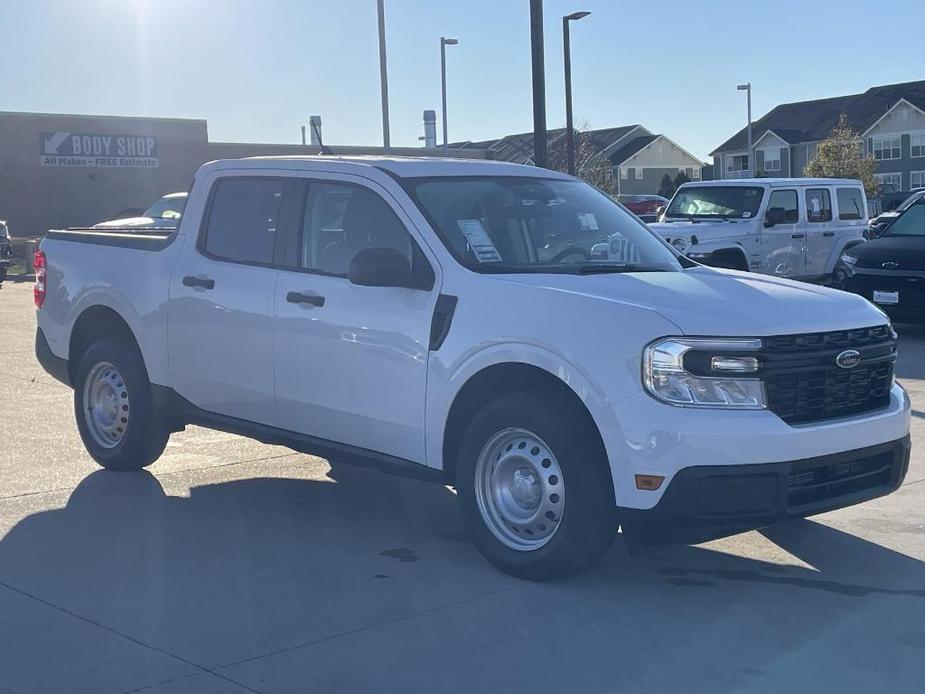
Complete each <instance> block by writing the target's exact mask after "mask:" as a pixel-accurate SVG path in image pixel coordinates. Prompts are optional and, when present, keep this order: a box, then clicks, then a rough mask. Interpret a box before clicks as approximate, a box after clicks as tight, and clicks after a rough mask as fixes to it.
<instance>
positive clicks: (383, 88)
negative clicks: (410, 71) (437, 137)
mask: <svg viewBox="0 0 925 694" xmlns="http://www.w3.org/2000/svg"><path fill="white" fill-rule="evenodd" d="M378 8H379V84H380V93H381V95H382V149H383V150H385V151H386V152H388V151H389V149H390V148H391V144H390V142H389V74H388V65H387V64H386V57H385V6H384V0H379V2H378Z"/></svg>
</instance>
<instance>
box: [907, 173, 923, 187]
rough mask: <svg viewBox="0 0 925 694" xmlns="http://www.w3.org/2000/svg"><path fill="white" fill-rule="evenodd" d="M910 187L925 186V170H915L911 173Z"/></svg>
mask: <svg viewBox="0 0 925 694" xmlns="http://www.w3.org/2000/svg"><path fill="white" fill-rule="evenodd" d="M909 187H910V188H925V171H913V172H912V173H911V174H910V175H909Z"/></svg>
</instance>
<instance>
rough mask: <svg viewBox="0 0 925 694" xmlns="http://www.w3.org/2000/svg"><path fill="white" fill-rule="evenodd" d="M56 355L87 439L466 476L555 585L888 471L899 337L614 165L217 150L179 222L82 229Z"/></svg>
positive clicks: (68, 257)
mask: <svg viewBox="0 0 925 694" xmlns="http://www.w3.org/2000/svg"><path fill="white" fill-rule="evenodd" d="M36 255H37V258H36V267H37V268H38V270H37V277H36V286H35V301H36V305H37V306H38V330H37V335H36V352H37V356H38V359H39V361H40V362H41V363H42V365H43V366H44V367H45V368H46V369H47V370H48V372H49V373H51V374H52V375H53V376H55V377H57V378H58V379H60V380H61V381H63V382H65V383H67V384H69V385H70V386H72V387H73V388H74V412H75V415H76V418H77V424H78V427H79V429H80V434H81V436H82V437H83V441H84V443H85V445H86V447H87V450H88V451H89V452H90V454H91V455H92V456H93V458H94V459H95V460H97V461H98V462H99V463H100V464H101V465H103V466H104V467H106V468H110V469H116V470H130V469H138V468H141V467H144V466H146V465H149V464H151V463H152V462H154V461H155V460H156V459H157V458H158V456H159V455H160V454H161V452H162V451H163V450H164V447H165V445H166V442H167V439H168V436H169V435H170V432H172V431H178V430H180V429H182V428H183V427H184V426H185V425H187V424H191V423H192V424H197V425H201V426H206V427H212V428H216V429H221V430H224V431H230V432H236V433H240V434H243V435H246V436H251V437H253V438H256V439H259V440H261V441H265V442H270V443H275V444H283V445H287V446H290V447H291V448H293V449H295V450H298V451H305V452H309V453H313V454H317V455H321V456H324V457H326V458H328V459H330V460H332V461H335V462H344V463H358V464H365V465H372V466H375V467H377V468H379V469H382V470H387V471H391V472H396V473H399V474H405V475H411V476H415V477H419V478H424V479H428V480H433V481H435V482H438V483H441V484H448V485H452V486H454V487H455V488H456V490H457V494H458V498H459V502H460V504H461V510H462V513H463V516H464V518H465V520H466V522H467V524H468V527H469V528H470V530H471V534H472V537H473V538H474V540H475V542H476V543H477V545H478V546H479V548H480V549H481V551H482V552H483V554H484V555H485V556H486V557H487V558H488V559H489V560H490V561H491V562H493V563H494V564H495V565H496V566H498V567H500V568H501V569H503V570H504V571H507V572H510V573H512V574H514V575H517V576H522V577H527V578H533V579H542V578H549V577H555V576H561V575H564V574H568V573H572V572H575V571H578V570H581V569H583V568H585V567H587V566H589V565H590V564H592V563H593V562H594V561H595V560H596V559H597V558H598V557H600V556H601V554H602V553H603V552H604V551H605V549H606V548H607V547H608V546H609V544H610V543H611V542H612V540H613V538H614V536H615V535H616V533H617V531H618V528H619V527H622V529H623V532H624V533H625V535H626V538H627V540H628V541H629V542H631V543H634V544H637V545H639V544H644V543H654V542H691V541H701V540H705V539H708V538H713V537H718V536H722V535H727V534H730V533H734V532H738V531H742V530H746V529H750V528H755V527H759V526H764V525H768V524H771V523H774V522H776V521H779V520H782V519H785V518H789V517H794V516H806V515H809V514H814V513H818V512H821V511H826V510H830V509H834V508H839V507H842V506H846V505H849V504H854V503H857V502H860V501H864V500H866V499H870V498H874V497H877V496H881V495H884V494H887V493H889V492H891V491H893V490H895V489H896V488H897V487H898V486H899V485H900V483H901V482H902V480H903V478H904V475H905V473H906V469H907V466H908V460H909V447H910V443H909V422H910V402H909V398H908V397H907V395H906V393H905V391H904V390H903V389H902V388H901V387H900V386H899V385H898V384H896V383H895V382H894V378H893V366H894V361H895V355H896V335H895V333H894V332H893V330H892V328H891V326H890V324H889V321H888V320H887V318H886V316H885V315H884V314H883V313H881V312H880V311H879V310H878V309H876V308H875V307H874V306H872V305H871V304H870V303H868V302H867V301H865V300H864V299H862V298H860V297H858V296H854V295H850V294H846V293H842V292H838V291H834V290H830V289H826V288H822V287H815V286H811V285H806V284H800V283H796V282H792V281H789V280H786V279H780V278H773V277H763V276H760V275H754V274H748V273H742V272H735V271H727V270H716V269H713V268H709V267H703V266H700V265H697V264H696V263H693V262H692V261H690V260H688V259H687V258H685V257H683V256H681V255H680V254H678V253H677V252H676V251H675V250H674V249H672V247H671V246H669V245H668V244H666V243H665V242H664V241H662V240H661V239H660V238H659V237H658V236H657V235H655V234H654V233H652V232H651V231H650V230H649V229H648V228H647V227H646V226H645V225H644V224H642V223H641V222H640V221H639V220H637V219H636V218H635V217H633V216H632V215H631V214H629V213H628V212H626V211H625V210H624V209H623V208H622V207H620V206H619V205H617V204H616V203H614V202H612V201H611V200H610V199H609V198H607V197H606V196H605V195H603V194H601V193H600V192H598V191H597V190H595V189H594V188H592V187H590V186H588V185H586V184H584V183H582V182H580V181H578V180H577V179H574V178H572V177H569V176H566V175H563V174H559V173H555V172H551V171H547V170H544V169H539V168H533V167H525V166H517V165H513V164H505V163H497V162H476V161H460V160H453V161H444V160H415V159H406V160H402V159H389V158H356V159H348V158H344V159H340V158H333V157H319V158H310V157H300V158H257V159H246V160H236V161H220V162H214V163H211V164H207V165H205V166H204V167H202V168H201V169H200V170H199V172H198V173H197V174H196V177H195V181H194V183H193V186H192V190H191V193H190V197H189V201H188V204H187V206H186V211H185V214H184V215H183V217H182V220H181V223H180V225H179V227H178V229H177V230H176V231H170V232H165V231H155V230H152V231H137V230H135V231H130V232H127V233H120V232H119V231H118V230H84V231H53V232H50V233H49V234H48V235H47V236H46V237H45V239H44V241H43V242H42V245H41V249H40V250H39V251H38V252H37V254H36Z"/></svg>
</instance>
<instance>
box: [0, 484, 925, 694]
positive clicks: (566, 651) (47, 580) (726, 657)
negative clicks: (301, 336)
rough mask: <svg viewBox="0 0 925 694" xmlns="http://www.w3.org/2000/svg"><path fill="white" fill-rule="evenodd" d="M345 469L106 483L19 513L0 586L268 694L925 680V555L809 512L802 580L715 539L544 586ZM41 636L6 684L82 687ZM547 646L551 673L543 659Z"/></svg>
mask: <svg viewBox="0 0 925 694" xmlns="http://www.w3.org/2000/svg"><path fill="white" fill-rule="evenodd" d="M333 474H334V476H335V477H336V479H337V481H336V482H335V481H319V480H306V479H286V478H257V479H244V480H238V481H230V482H224V483H220V484H212V485H206V486H199V487H193V488H192V489H191V490H190V492H189V496H171V495H167V494H165V492H164V490H163V488H162V486H161V484H160V483H159V482H158V480H157V479H156V478H155V477H154V476H153V475H151V474H149V473H147V472H140V473H110V472H105V471H99V472H95V473H93V474H91V475H89V476H88V477H87V478H85V479H84V480H83V481H82V482H81V483H80V484H79V485H78V487H77V488H76V489H75V490H74V491H73V493H72V494H71V496H70V498H69V499H68V501H67V504H66V506H64V507H63V508H60V509H55V510H49V511H43V512H40V513H36V514H34V515H32V516H29V517H28V518H25V519H24V520H22V521H21V522H20V523H18V524H17V525H16V526H15V527H13V528H12V529H11V530H10V531H9V533H7V535H6V536H5V537H4V538H3V540H2V541H0V583H2V584H3V585H4V586H5V587H7V588H10V589H12V590H13V591H15V592H16V593H19V594H21V595H24V596H27V597H29V598H32V599H33V600H35V601H37V602H40V603H41V605H38V607H37V609H38V608H41V609H46V608H48V607H53V608H57V609H58V610H59V611H62V612H65V613H66V614H67V615H69V617H71V618H74V619H82V620H85V621H86V622H89V623H91V624H93V625H95V626H97V627H100V628H102V629H104V630H105V631H106V632H107V635H111V634H113V633H114V634H117V635H120V636H123V637H124V638H126V639H130V640H131V641H133V642H134V643H135V644H139V645H140V646H141V647H144V648H151V649H153V650H156V651H158V652H159V653H167V654H169V655H171V656H172V657H177V658H182V660H183V662H184V663H194V664H196V667H198V668H200V669H201V670H203V671H206V672H210V673H211V672H221V673H222V674H223V676H227V677H229V678H231V679H232V680H233V681H237V682H247V683H249V686H252V687H255V688H256V689H257V690H258V691H281V690H285V689H287V688H288V689H291V688H292V687H294V686H295V684H298V685H299V686H298V687H297V689H298V690H300V691H308V690H310V689H312V688H313V687H317V688H318V689H325V690H327V689H326V688H333V689H335V690H337V689H339V688H341V687H343V690H345V691H360V690H361V689H366V688H367V687H364V683H365V684H366V685H368V684H369V683H370V682H371V681H375V682H377V683H378V685H379V686H378V687H377V689H379V690H387V691H394V690H401V691H437V690H439V691H460V692H462V691H466V692H472V691H513V690H520V689H521V688H522V689H524V690H526V689H530V690H531V691H533V692H540V691H551V690H554V689H555V690H560V689H561V687H563V686H567V685H568V684H569V683H571V684H572V688H571V690H574V691H612V689H610V687H613V686H614V685H615V684H616V683H617V682H618V681H619V682H621V683H622V685H623V686H622V687H621V691H668V690H671V689H672V688H675V687H676V686H677V685H678V684H679V683H681V684H683V686H684V691H686V692H690V691H704V692H707V691H709V692H713V693H715V692H725V691H750V692H751V691H767V692H776V691H809V689H808V688H804V687H803V685H808V684H809V683H810V682H815V683H817V684H821V683H825V685H826V686H825V687H824V688H823V689H816V691H823V690H824V691H841V692H844V691H873V690H874V689H883V688H884V685H885V683H886V682H892V683H896V684H897V687H898V688H897V689H896V691H911V689H904V688H903V687H904V686H905V685H909V686H911V685H912V683H913V682H915V683H916V685H915V686H916V687H917V686H920V684H921V680H920V678H921V676H922V673H923V669H922V664H921V662H920V660H921V659H920V655H921V652H922V649H923V648H925V563H923V562H921V561H918V560H916V559H914V558H911V557H908V556H905V555H902V554H899V553H897V552H893V551H891V550H889V549H887V548H884V547H882V546H880V545H877V544H875V543H872V542H868V541H865V540H863V539H860V538H858V537H855V536H853V535H850V534H848V533H844V532H840V531H838V530H835V529H833V528H830V527H827V526H824V525H821V524H818V523H815V522H812V521H799V522H794V523H789V524H786V525H782V526H779V527H775V528H772V529H768V530H765V531H763V535H764V538H766V539H767V540H770V541H771V542H773V543H774V544H776V545H778V546H779V547H780V548H782V549H784V550H786V552H789V553H790V554H792V555H793V556H795V557H797V558H798V559H799V560H801V561H803V562H805V563H806V564H808V565H809V566H810V567H811V568H805V567H801V566H799V565H797V564H796V563H794V565H792V566H784V565H781V564H776V563H771V562H765V561H761V560H757V559H751V558H748V557H745V556H740V555H738V554H730V553H725V552H721V551H717V550H716V549H711V548H709V547H686V546H683V547H674V548H667V549H663V550H659V551H657V552H655V553H652V554H648V555H645V556H639V557H629V556H628V554H627V552H626V549H625V547H624V546H623V543H622V541H618V542H617V543H616V545H615V547H614V548H613V549H612V550H611V552H610V553H609V554H608V556H607V557H606V558H605V560H604V561H603V562H602V564H601V565H600V566H599V567H598V568H596V569H595V570H593V571H591V572H588V573H587V574H585V575H582V576H578V577H575V578H572V579H569V580H567V581H561V582H556V583H549V584H532V583H527V582H522V581H518V580H515V579H512V578H510V577H507V576H504V575H502V574H500V573H498V572H497V571H495V570H494V569H493V568H491V567H490V566H488V565H487V564H485V562H483V561H482V559H481V558H480V557H479V555H478V554H477V552H476V551H475V549H474V548H473V547H472V546H471V545H469V544H468V541H467V539H466V537H465V534H464V532H463V530H462V528H461V526H460V522H459V520H458V515H457V511H456V508H455V506H456V502H455V497H454V495H453V493H452V492H450V491H449V490H447V489H446V488H444V487H440V486H437V485H428V484H424V483H418V482H412V481H408V480H400V479H396V478H391V477H387V476H385V475H381V474H379V473H376V472H373V471H368V470H354V469H342V468H340V467H337V468H334V472H333ZM165 478H166V476H165ZM913 520H914V519H913ZM919 525H920V524H919ZM894 531H895V532H897V533H914V532H920V528H918V527H917V526H916V524H915V523H913V522H912V520H910V522H909V524H908V526H903V527H896V528H894ZM761 542H764V540H762V538H761V537H760V536H757V535H755V536H753V544H754V543H761ZM2 611H3V610H2V609H0V613H2ZM41 624H42V622H41V619H39V620H37V621H36V627H35V628H36V629H39V630H40V629H42V628H43V627H42V626H41ZM48 638H50V639H53V637H51V636H49V637H48ZM35 643H36V640H35V638H31V637H30V638H20V636H17V637H16V638H15V639H14V638H13V637H12V636H7V637H2V636H0V650H6V651H7V652H8V653H9V654H10V656H11V657H9V658H8V659H7V665H6V666H4V670H5V672H4V673H0V689H2V688H3V685H9V686H12V687H13V689H18V688H20V687H23V688H24V690H25V689H27V687H24V685H23V683H24V682H29V683H31V686H33V687H37V689H36V691H41V690H42V687H46V690H48V691H50V690H52V689H53V688H54V687H51V684H52V683H54V682H59V681H60V679H64V680H65V681H66V680H67V678H68V677H74V676H76V677H79V675H73V673H70V671H69V670H67V668H69V667H72V666H71V665H69V664H68V663H69V660H68V657H67V655H66V651H67V649H68V648H76V647H77V646H71V645H68V644H61V643H57V642H56V646H55V647H56V648H58V649H62V654H59V655H58V656H57V657H48V658H43V660H42V662H43V665H42V669H43V671H44V672H42V673H41V674H39V675H36V672H35V661H36V656H35V655H34V654H32V653H23V652H19V651H21V650H23V649H27V648H35ZM27 644H32V645H31V646H29V645H27ZM499 648H503V649H504V650H505V653H506V654H507V655H506V656H505V662H506V663H507V665H504V667H501V666H500V665H499V664H498V662H497V655H496V653H495V651H496V649H499ZM104 651H105V649H104ZM448 653H452V654H453V656H452V658H447V654H448ZM550 653H556V658H555V660H556V667H555V668H551V669H545V668H537V667H535V664H536V663H537V662H540V661H544V660H545V659H547V658H549V657H550ZM915 653H918V654H919V657H918V658H917V657H915V655H914V654H915ZM656 654H658V656H657V657H656ZM49 655H51V654H49ZM663 656H664V657H663ZM94 657H98V658H105V657H106V653H105V652H103V653H95V656H94ZM402 661H403V662H404V664H403V665H402V666H401V667H400V668H398V667H397V666H396V663H398V662H402ZM531 663H533V665H531ZM117 666H118V663H117V662H115V663H114V664H113V667H117ZM73 667H75V668H76V667H77V666H76V665H73ZM25 668H29V672H28V673H26V672H20V670H21V669H25ZM499 669H500V670H503V673H502V674H501V675H499V674H498V671H499ZM858 669H859V672H860V674H858V672H855V670H858ZM550 670H551V671H550ZM492 673H494V674H492ZM693 675H696V677H694V676H693ZM147 676H149V677H150V678H152V681H155V682H156V681H161V680H163V679H164V677H163V676H160V675H158V674H157V673H148V675H147ZM42 677H49V678H53V679H49V680H43V679H42ZM158 677H160V680H159V679H158ZM615 677H616V678H617V679H614V678H615ZM884 677H886V679H884ZM55 678H60V679H55ZM364 678H372V679H364ZM377 678H378V679H377ZM489 681H493V682H494V685H493V686H488V684H487V683H488V682H489ZM69 684H72V685H74V686H72V687H69V689H70V690H71V691H76V690H78V689H80V687H79V686H77V684H78V683H77V682H76V681H74V680H71V681H70V682H69ZM836 684H837V685H838V686H837V687H836V686H835V685H836ZM495 685H496V686H495ZM830 685H831V686H832V688H829V686H830ZM868 685H870V686H868ZM878 685H879V686H878ZM49 687H51V688H49ZM675 690H676V689H675ZM100 691H101V690H100Z"/></svg>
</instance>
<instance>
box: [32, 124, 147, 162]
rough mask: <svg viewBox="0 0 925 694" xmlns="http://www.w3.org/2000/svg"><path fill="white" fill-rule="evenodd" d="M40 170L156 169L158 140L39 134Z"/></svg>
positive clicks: (114, 136) (142, 137)
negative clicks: (44, 168)
mask: <svg viewBox="0 0 925 694" xmlns="http://www.w3.org/2000/svg"><path fill="white" fill-rule="evenodd" d="M39 153H40V161H41V163H42V166H73V167H95V168H107V169H123V168H128V169H153V168H157V166H158V158H157V140H156V139H155V138H153V137H148V136H145V135H82V134H80V133H42V134H41V135H40V136H39Z"/></svg>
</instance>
